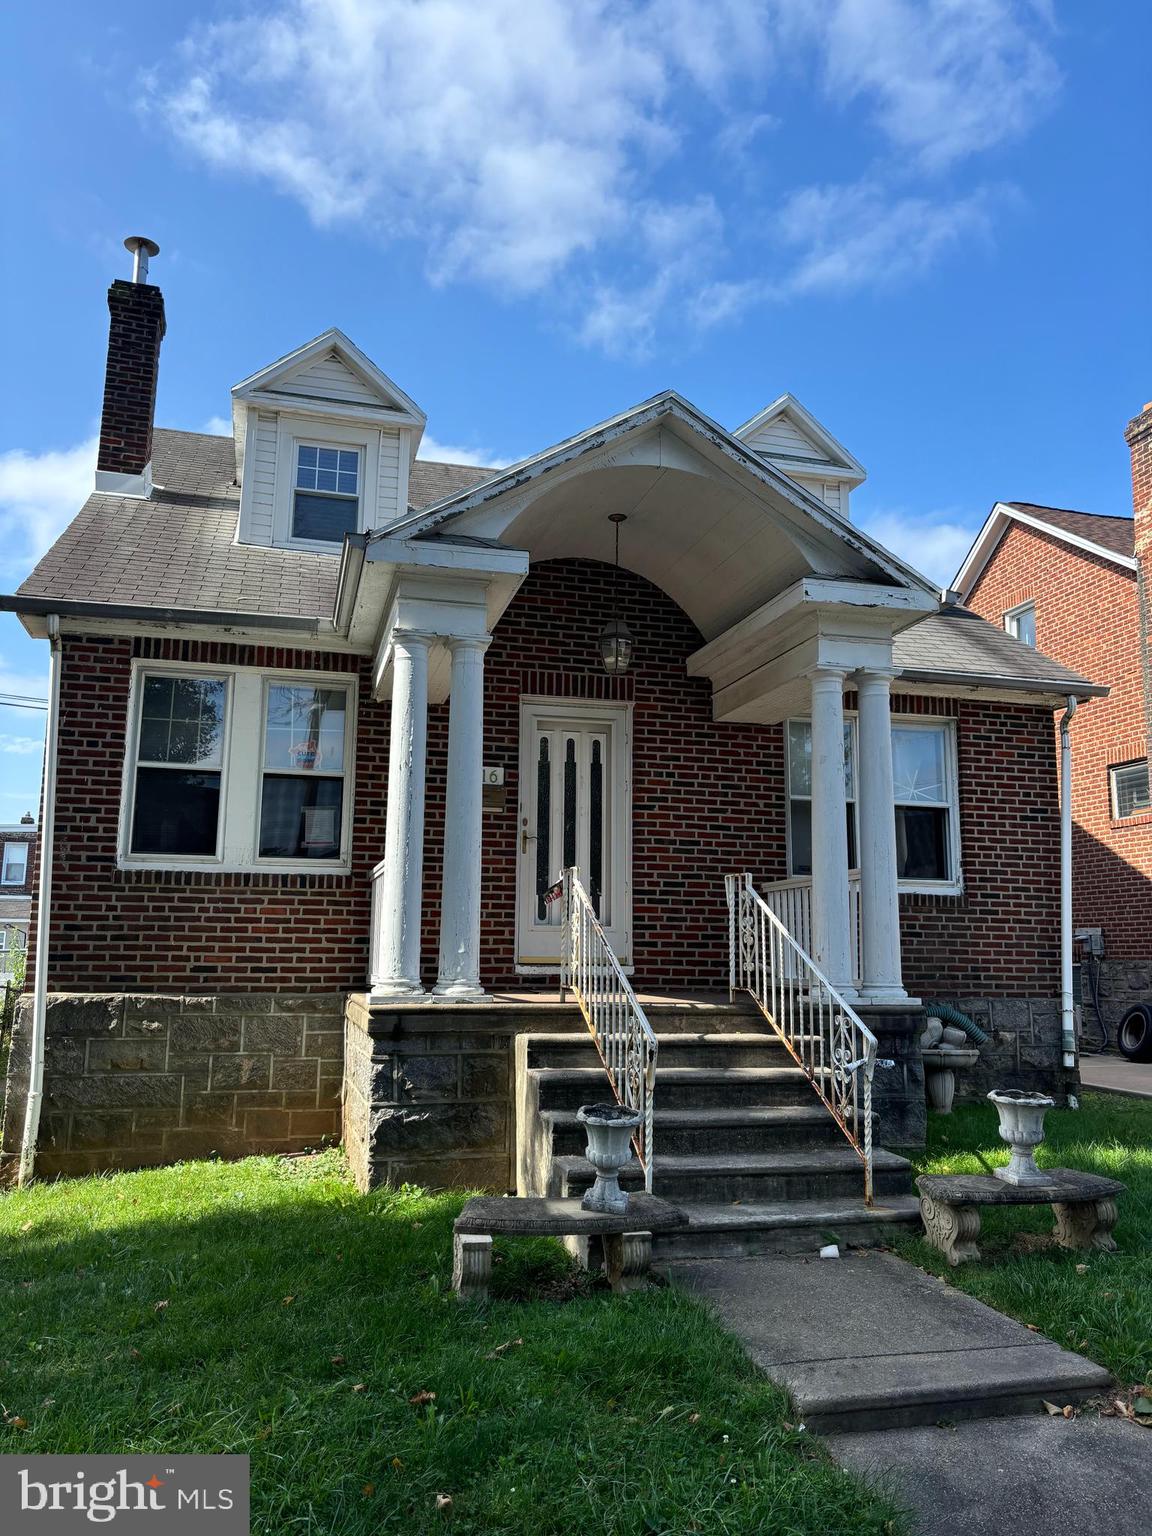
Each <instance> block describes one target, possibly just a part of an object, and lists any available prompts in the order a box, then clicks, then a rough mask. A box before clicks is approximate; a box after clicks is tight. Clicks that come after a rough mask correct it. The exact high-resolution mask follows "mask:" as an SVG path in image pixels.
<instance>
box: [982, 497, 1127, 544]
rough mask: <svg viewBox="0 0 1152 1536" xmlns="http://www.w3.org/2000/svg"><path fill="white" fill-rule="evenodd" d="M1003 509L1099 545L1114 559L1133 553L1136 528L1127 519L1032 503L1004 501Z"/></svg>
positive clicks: (1101, 513)
mask: <svg viewBox="0 0 1152 1536" xmlns="http://www.w3.org/2000/svg"><path fill="white" fill-rule="evenodd" d="M1004 505H1005V506H1006V507H1014V508H1015V510H1016V511H1017V512H1023V513H1024V515H1025V516H1026V517H1034V518H1035V519H1036V521H1037V522H1040V523H1050V524H1051V525H1052V527H1053V528H1060V529H1062V530H1063V531H1064V532H1065V533H1073V534H1075V535H1076V537H1077V538H1078V539H1087V540H1088V541H1089V543H1090V544H1099V545H1101V546H1102V547H1103V548H1104V549H1110V550H1111V551H1112V553H1113V554H1115V555H1128V556H1129V557H1131V556H1132V555H1134V554H1135V552H1136V524H1135V523H1134V522H1133V520H1132V518H1130V517H1111V516H1108V515H1107V514H1105V513H1103V512H1073V511H1071V510H1070V509H1068V508H1067V507H1041V506H1038V505H1036V503H1035V502H1031V501H1006V502H1005V503H1004Z"/></svg>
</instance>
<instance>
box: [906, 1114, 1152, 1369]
mask: <svg viewBox="0 0 1152 1536" xmlns="http://www.w3.org/2000/svg"><path fill="white" fill-rule="evenodd" d="M1082 1104H1083V1108H1081V1109H1079V1110H1070V1109H1063V1110H1049V1111H1048V1114H1047V1117H1046V1119H1045V1122H1044V1125H1045V1132H1046V1138H1047V1139H1046V1140H1045V1143H1044V1145H1043V1146H1042V1147H1041V1148H1040V1150H1039V1152H1038V1154H1037V1158H1036V1160H1037V1162H1038V1163H1039V1164H1040V1165H1041V1166H1042V1167H1049V1168H1054V1167H1065V1168H1080V1169H1083V1170H1084V1171H1085V1172H1088V1173H1100V1174H1105V1175H1107V1176H1108V1177H1110V1178H1116V1179H1120V1180H1122V1181H1123V1183H1125V1184H1126V1185H1127V1186H1128V1193H1127V1194H1126V1195H1124V1196H1123V1197H1122V1198H1121V1201H1120V1221H1119V1224H1118V1225H1117V1227H1116V1232H1115V1237H1116V1242H1117V1245H1118V1246H1117V1251H1116V1252H1115V1253H1070V1252H1068V1251H1066V1250H1065V1249H1062V1248H1057V1247H1055V1246H1053V1245H1051V1244H1048V1243H1047V1242H1045V1240H1044V1239H1045V1237H1046V1235H1047V1234H1048V1233H1050V1232H1051V1230H1052V1213H1051V1211H1050V1209H1049V1208H1048V1207H1047V1206H1025V1207H1020V1206H1017V1207H1015V1208H1014V1209H1010V1210H1003V1211H997V1210H994V1209H989V1208H985V1210H984V1212H983V1232H982V1235H981V1238H980V1249H981V1254H982V1258H983V1262H981V1263H979V1264H962V1265H960V1267H959V1268H957V1269H950V1268H949V1267H948V1265H947V1263H946V1262H945V1261H944V1259H943V1258H942V1256H941V1255H940V1254H938V1253H936V1252H935V1251H934V1250H933V1249H931V1248H929V1247H928V1246H927V1244H926V1243H924V1242H922V1241H920V1240H917V1239H909V1240H908V1241H907V1242H905V1243H904V1244H902V1245H901V1249H900V1251H901V1253H902V1254H903V1255H904V1257H905V1258H908V1259H911V1260H912V1261H913V1262H914V1263H917V1264H920V1265H921V1266H922V1267H923V1268H925V1269H930V1270H932V1271H933V1272H934V1273H936V1274H940V1275H947V1276H948V1278H949V1279H950V1280H951V1281H952V1283H953V1284H954V1285H956V1286H958V1287H959V1288H960V1289H962V1290H965V1291H968V1292H969V1293H970V1294H971V1295H973V1296H978V1297H979V1298H980V1300H981V1301H986V1302H987V1303H988V1304H989V1306H993V1307H997V1308H998V1309H999V1310H1000V1311H1001V1312H1007V1313H1009V1314H1010V1315H1011V1316H1012V1317H1017V1318H1019V1319H1020V1320H1021V1321H1022V1322H1025V1323H1032V1324H1034V1325H1035V1326H1036V1327H1037V1328H1039V1329H1040V1330H1041V1332H1043V1333H1046V1334H1047V1335H1048V1336H1049V1337H1050V1338H1053V1339H1055V1340H1056V1341H1057V1342H1058V1343H1061V1344H1064V1345H1066V1346H1067V1347H1068V1348H1069V1349H1074V1350H1076V1351H1078V1352H1079V1353H1081V1354H1085V1355H1088V1356H1090V1357H1091V1358H1092V1359H1093V1360H1098V1361H1099V1362H1100V1363H1101V1364H1102V1365H1106V1366H1108V1367H1109V1369H1110V1370H1112V1371H1113V1372H1114V1373H1115V1374H1116V1376H1117V1377H1118V1379H1119V1380H1120V1381H1121V1382H1125V1383H1136V1382H1141V1383H1146V1384H1152V1302H1150V1300H1149V1298H1150V1296H1152V1100H1148V1099H1127V1098H1121V1097H1120V1096H1119V1095H1117V1094H1106V1093H1086V1094H1084V1096H1083V1099H1082ZM997 1124H998V1122H997V1118H996V1112H995V1110H994V1109H993V1107H992V1105H991V1104H978V1105H976V1104H972V1105H964V1106H960V1107H958V1108H957V1109H956V1110H954V1112H953V1113H952V1114H951V1115H934V1114H930V1115H929V1116H928V1146H927V1149H926V1150H925V1151H924V1152H923V1153H919V1154H912V1155H913V1157H914V1158H915V1160H916V1162H917V1163H918V1168H917V1171H918V1172H920V1173H982V1172H983V1171H984V1170H983V1169H982V1168H981V1166H980V1163H979V1161H978V1159H977V1158H976V1156H975V1153H976V1152H977V1151H979V1152H981V1153H982V1154H983V1156H984V1157H985V1158H986V1159H987V1161H988V1162H989V1163H991V1164H992V1165H993V1166H995V1165H996V1164H997V1163H1005V1162H1007V1161H1008V1149H1007V1148H1006V1147H1005V1145H1004V1143H1003V1142H1002V1141H1001V1140H1000V1137H999V1134H998V1131H997Z"/></svg>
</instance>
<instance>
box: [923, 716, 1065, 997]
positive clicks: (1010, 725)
mask: <svg viewBox="0 0 1152 1536" xmlns="http://www.w3.org/2000/svg"><path fill="white" fill-rule="evenodd" d="M893 705H894V708H895V709H896V710H897V711H898V712H899V713H902V714H928V715H945V716H949V717H951V718H954V719H955V720H956V722H957V725H956V754H957V760H958V762H957V766H958V770H959V777H960V843H961V851H962V859H963V870H964V894H963V895H962V896H915V895H908V896H903V897H902V898H901V901H900V926H901V935H902V946H901V947H902V951H903V960H904V984H905V986H906V987H907V988H908V990H909V992H911V993H913V994H914V995H916V996H920V997H924V998H926V999H940V1000H943V1001H947V1000H948V999H949V998H950V997H1051V996H1053V995H1054V994H1056V993H1058V992H1059V990H1060V824H1059V817H1060V806H1059V798H1058V793H1057V777H1056V762H1055V759H1054V757H1053V754H1052V726H1051V719H1050V717H1049V715H1048V713H1047V711H1046V710H1042V709H1034V708H1029V707H1028V706H1025V705H1011V704H993V703H979V702H977V701H975V700H969V699H963V700H957V699H915V698H895V699H894V700H893Z"/></svg>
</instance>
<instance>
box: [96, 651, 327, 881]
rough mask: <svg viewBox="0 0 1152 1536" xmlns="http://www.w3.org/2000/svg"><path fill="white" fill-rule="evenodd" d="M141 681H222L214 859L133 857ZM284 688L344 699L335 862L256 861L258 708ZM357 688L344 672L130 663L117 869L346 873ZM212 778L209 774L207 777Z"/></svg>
mask: <svg viewBox="0 0 1152 1536" xmlns="http://www.w3.org/2000/svg"><path fill="white" fill-rule="evenodd" d="M145 676H150V677H157V676H168V677H196V676H200V677H219V678H224V679H225V680H226V685H227V686H226V694H225V705H224V710H225V714H224V741H223V746H222V750H221V766H220V819H219V822H218V824H217V828H216V852H215V853H214V854H165V853H133V852H132V846H131V845H132V818H133V815H134V812H135V799H136V766H137V765H136V751H137V745H138V742H139V738H140V712H141V706H142V702H143V694H144V678H145ZM275 683H286V684H288V685H289V686H290V687H297V688H308V687H323V688H343V689H346V690H347V693H348V709H347V713H346V715H345V720H344V796H343V799H342V801H341V808H340V855H339V857H338V858H333V859H297V858H290V859H272V858H261V857H260V853H259V848H260V800H261V792H262V787H263V779H264V729H265V709H264V701H265V699H266V697H267V688H268V687H269V686H270V685H271V684H275ZM357 705H358V683H357V679H356V677H355V676H354V675H353V674H351V673H348V672H294V671H291V670H287V671H284V670H276V669H266V668H263V667H242V666H224V667H219V666H212V665H210V664H209V663H207V662H194V661H185V662H169V661H162V662H156V661H149V660H147V659H145V658H143V657H134V658H133V661H132V677H131V682H130V685H129V690H128V733H127V742H126V750H125V753H124V773H123V780H122V783H121V790H120V837H119V844H118V852H117V859H116V862H117V865H118V867H119V868H121V869H165V870H196V869H206V870H214V871H218V872H220V873H240V872H242V871H244V870H264V871H268V870H280V871H282V872H283V873H284V874H301V875H305V874H326V875H330V874H347V873H349V871H350V870H351V867H352V813H353V806H354V803H355V792H356V719H357ZM211 771H212V772H215V771H216V770H215V769H212V770H211Z"/></svg>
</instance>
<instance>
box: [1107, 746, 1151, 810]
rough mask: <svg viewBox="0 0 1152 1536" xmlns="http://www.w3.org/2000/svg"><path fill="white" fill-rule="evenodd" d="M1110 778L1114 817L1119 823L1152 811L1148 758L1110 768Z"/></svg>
mask: <svg viewBox="0 0 1152 1536" xmlns="http://www.w3.org/2000/svg"><path fill="white" fill-rule="evenodd" d="M1108 778H1109V781H1110V783H1111V786H1112V815H1113V817H1114V818H1115V819H1116V820H1117V821H1122V820H1123V819H1124V818H1125V817H1126V816H1141V815H1143V814H1144V813H1145V812H1146V811H1152V793H1150V790H1149V783H1148V759H1147V758H1142V759H1141V760H1140V761H1139V762H1137V763H1120V764H1118V765H1117V766H1116V767H1114V768H1109V770H1108Z"/></svg>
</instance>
